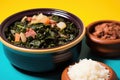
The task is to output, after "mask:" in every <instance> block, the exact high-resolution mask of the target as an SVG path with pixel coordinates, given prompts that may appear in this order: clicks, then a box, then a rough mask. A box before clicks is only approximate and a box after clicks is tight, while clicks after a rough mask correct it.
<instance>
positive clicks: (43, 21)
mask: <svg viewBox="0 0 120 80" xmlns="http://www.w3.org/2000/svg"><path fill="white" fill-rule="evenodd" d="M40 22H41V23H44V24H49V23H50V19H49V18H48V17H44V18H42V19H41V20H40Z"/></svg>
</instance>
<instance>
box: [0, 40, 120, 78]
mask: <svg viewBox="0 0 120 80" xmlns="http://www.w3.org/2000/svg"><path fill="white" fill-rule="evenodd" d="M0 51H1V53H0V80H16V79H17V80H60V76H61V71H53V72H51V73H50V72H49V73H30V72H29V73H28V72H27V73H26V72H24V71H21V70H19V69H17V68H15V67H13V66H12V65H11V64H10V62H9V61H8V59H7V58H6V56H5V55H4V51H3V48H2V44H1V43H0ZM89 51H90V49H89V48H88V46H87V45H86V43H85V40H83V42H82V51H81V53H80V59H84V58H88V59H93V60H96V61H101V62H103V63H105V64H107V65H108V66H110V67H111V68H112V69H113V70H114V71H115V72H116V74H117V76H118V78H119V80H120V58H117V59H116V58H115V59H106V58H101V57H98V56H95V55H92V53H89Z"/></svg>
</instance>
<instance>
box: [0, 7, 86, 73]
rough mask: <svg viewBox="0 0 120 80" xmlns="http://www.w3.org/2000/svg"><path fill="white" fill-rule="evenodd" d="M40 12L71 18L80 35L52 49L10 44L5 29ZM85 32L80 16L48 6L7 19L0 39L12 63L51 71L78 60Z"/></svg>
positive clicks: (25, 67) (1, 28) (21, 67)
mask: <svg viewBox="0 0 120 80" xmlns="http://www.w3.org/2000/svg"><path fill="white" fill-rule="evenodd" d="M38 13H43V14H45V15H52V14H53V15H57V16H61V17H64V18H66V19H68V20H70V21H71V22H73V23H74V24H75V25H76V26H77V27H78V28H79V35H78V36H77V37H76V38H75V40H73V41H71V42H70V43H68V44H66V45H63V46H60V47H55V48H50V49H27V48H22V47H17V46H14V45H12V44H10V43H9V42H8V41H7V39H6V37H5V34H4V31H5V29H6V28H7V27H9V26H10V25H11V24H12V23H14V22H15V21H16V20H20V19H21V18H22V17H24V16H26V15H27V16H30V15H34V14H38ZM84 34H85V27H84V26H83V24H82V21H81V20H80V19H79V18H78V17H76V16H75V15H73V14H71V13H69V12H66V11H62V10H57V9H48V8H43V9H32V10H26V11H22V12H19V13H16V14H14V15H12V16H10V17H8V18H7V19H5V20H4V21H3V22H2V24H1V27H0V36H1V37H0V40H1V42H2V43H3V49H4V51H5V54H6V56H7V57H8V59H9V61H10V62H11V64H13V65H14V66H16V67H18V68H20V69H23V70H27V71H32V72H44V71H50V70H53V69H55V68H57V67H60V68H61V67H63V66H64V65H68V64H70V63H72V62H74V61H77V60H78V57H79V54H80V51H81V41H82V39H83V37H84Z"/></svg>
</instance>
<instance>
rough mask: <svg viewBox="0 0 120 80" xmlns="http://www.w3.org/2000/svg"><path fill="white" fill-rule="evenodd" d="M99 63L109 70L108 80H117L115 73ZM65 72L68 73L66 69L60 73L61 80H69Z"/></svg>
mask: <svg viewBox="0 0 120 80" xmlns="http://www.w3.org/2000/svg"><path fill="white" fill-rule="evenodd" d="M99 63H100V64H101V65H102V66H104V67H105V68H106V69H108V70H109V72H110V73H109V75H110V77H109V79H108V80H118V78H117V75H116V73H115V72H114V71H113V70H112V69H111V68H110V67H109V66H107V65H106V64H104V63H101V62H99ZM67 72H68V67H67V68H65V69H64V71H63V72H62V76H61V80H71V79H70V78H69V76H68V74H67Z"/></svg>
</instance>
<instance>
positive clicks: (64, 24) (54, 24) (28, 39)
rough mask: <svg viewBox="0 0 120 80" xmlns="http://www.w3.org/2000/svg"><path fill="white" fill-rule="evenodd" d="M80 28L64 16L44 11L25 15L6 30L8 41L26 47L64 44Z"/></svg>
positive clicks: (48, 46) (71, 38) (75, 34)
mask: <svg viewBox="0 0 120 80" xmlns="http://www.w3.org/2000/svg"><path fill="white" fill-rule="evenodd" d="M78 33H79V29H78V28H77V27H76V26H75V25H74V24H73V23H72V22H70V21H68V20H66V19H65V18H63V17H60V16H56V15H51V16H46V15H43V14H42V13H40V14H38V15H33V16H29V17H28V16H25V17H23V18H22V19H21V20H20V21H16V22H14V23H13V24H12V25H11V26H10V27H9V28H8V29H6V31H5V35H6V38H7V39H8V41H9V42H10V43H11V44H13V45H16V46H19V47H25V48H34V49H38V48H53V47H57V46H61V45H64V44H66V43H68V42H70V41H72V40H73V39H75V37H76V36H77V35H78Z"/></svg>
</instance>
